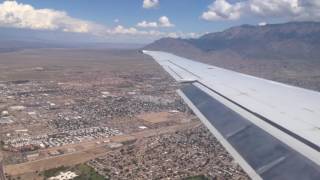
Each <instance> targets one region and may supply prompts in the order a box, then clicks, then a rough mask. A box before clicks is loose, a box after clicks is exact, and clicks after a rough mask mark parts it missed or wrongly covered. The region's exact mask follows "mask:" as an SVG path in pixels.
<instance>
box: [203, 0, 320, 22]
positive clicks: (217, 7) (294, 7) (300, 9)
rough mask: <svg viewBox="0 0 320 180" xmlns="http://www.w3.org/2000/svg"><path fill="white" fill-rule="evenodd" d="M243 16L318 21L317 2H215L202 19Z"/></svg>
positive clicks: (225, 0)
mask: <svg viewBox="0 0 320 180" xmlns="http://www.w3.org/2000/svg"><path fill="white" fill-rule="evenodd" d="M244 16H259V17H263V18H270V17H272V18H286V19H289V20H295V21H319V20H320V1H319V0H245V1H241V2H236V3H229V2H228V1H227V0H215V1H214V2H213V3H212V4H211V5H210V6H209V7H208V10H207V11H206V12H204V13H203V14H202V16H201V17H202V19H204V20H208V21H218V20H237V19H239V18H241V17H244Z"/></svg>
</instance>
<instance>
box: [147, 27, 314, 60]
mask: <svg viewBox="0 0 320 180" xmlns="http://www.w3.org/2000/svg"><path fill="white" fill-rule="evenodd" d="M145 49H150V50H163V51H168V52H174V53H178V54H179V53H181V52H184V53H185V55H186V54H187V56H190V55H191V56H192V54H193V55H194V54H196V55H197V54H203V53H206V54H229V55H232V56H239V57H241V58H254V59H295V60H299V59H312V60H317V59H319V58H320V23H319V22H289V23H283V24H269V25H265V26H253V25H242V26H237V27H232V28H229V29H227V30H225V31H222V32H214V33H208V34H205V35H203V36H201V37H199V38H197V39H174V38H163V39H160V40H158V41H155V42H154V43H152V44H149V45H147V46H146V47H145Z"/></svg>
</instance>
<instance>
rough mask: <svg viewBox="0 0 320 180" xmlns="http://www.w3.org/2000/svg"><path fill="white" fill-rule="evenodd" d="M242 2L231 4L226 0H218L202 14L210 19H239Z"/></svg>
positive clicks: (204, 17)
mask: <svg viewBox="0 0 320 180" xmlns="http://www.w3.org/2000/svg"><path fill="white" fill-rule="evenodd" d="M241 9H243V4H242V3H236V4H230V3H228V2H227V1H226V0H216V1H214V2H213V4H211V5H210V6H209V10H208V11H207V12H204V13H203V14H202V18H203V19H205V20H209V21H216V20H223V19H229V20H234V19H238V18H239V17H240V16H241V13H242V12H241V11H242V10H241Z"/></svg>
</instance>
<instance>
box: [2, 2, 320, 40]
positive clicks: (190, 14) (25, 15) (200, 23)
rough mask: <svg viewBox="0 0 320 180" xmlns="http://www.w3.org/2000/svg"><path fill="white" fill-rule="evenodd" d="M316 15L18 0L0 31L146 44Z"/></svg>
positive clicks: (8, 5)
mask: <svg viewBox="0 0 320 180" xmlns="http://www.w3.org/2000/svg"><path fill="white" fill-rule="evenodd" d="M43 9H46V10H43ZM319 9H320V3H319V1H318V0H277V1H276V0H264V1H261V0H242V1H238V0H90V1H89V0H18V1H17V2H4V1H2V2H1V4H0V26H4V27H14V28H26V29H34V30H49V31H50V30H54V31H59V30H60V31H64V32H76V33H86V34H92V35H95V36H101V37H107V38H110V40H112V41H117V38H118V39H119V40H122V41H125V40H128V41H132V40H133V39H135V41H139V40H141V41H152V40H154V39H157V38H160V37H165V36H170V37H187V38H189V37H197V36H199V35H201V34H204V33H206V32H216V31H221V30H224V29H226V28H229V27H231V26H237V25H241V24H252V25H258V24H259V23H261V24H262V25H264V24H266V23H279V22H286V21H293V20H294V21H296V20H302V21H305V20H308V21H310V20H311V21H317V20H318V19H319V17H318V16H319V14H320V13H319ZM262 22H263V23H262ZM145 37H147V38H145Z"/></svg>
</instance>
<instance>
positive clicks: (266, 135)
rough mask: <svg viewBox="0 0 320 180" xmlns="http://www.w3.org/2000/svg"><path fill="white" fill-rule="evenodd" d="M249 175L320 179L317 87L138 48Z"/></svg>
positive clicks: (319, 103) (254, 177) (319, 97)
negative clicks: (176, 85) (172, 82)
mask: <svg viewBox="0 0 320 180" xmlns="http://www.w3.org/2000/svg"><path fill="white" fill-rule="evenodd" d="M143 52H144V53H145V54H148V55H150V56H152V57H153V58H154V59H155V60H156V61H157V62H158V63H159V64H160V65H161V66H162V67H163V68H164V69H165V70H166V71H167V72H168V73H169V74H170V75H171V76H172V77H173V78H174V79H175V80H177V81H178V82H183V83H185V85H184V86H183V88H182V89H180V90H178V93H179V94H180V95H181V97H182V98H183V99H184V100H185V102H186V103H187V104H188V105H189V106H190V108H191V109H192V110H193V111H194V112H195V114H196V115H197V116H198V117H199V118H200V119H201V120H202V122H203V123H204V124H205V125H206V126H207V127H208V128H209V130H210V131H211V132H212V133H213V134H214V135H215V136H216V137H217V138H218V139H219V140H220V142H221V143H222V144H223V145H224V146H225V148H226V149H227V150H228V151H229V152H230V153H231V154H232V155H233V157H234V158H235V160H236V161H237V162H238V163H239V164H240V165H241V166H242V167H243V169H244V170H245V171H246V172H247V173H248V174H249V176H250V177H251V178H252V179H279V180H283V179H289V180H294V179H299V180H301V179H307V180H309V179H310V180H311V179H312V180H313V179H320V93H319V92H316V91H311V90H307V89H303V88H298V87H294V86H289V85H286V84H282V83H278V82H274V81H270V80H266V79H261V78H257V77H253V76H249V75H245V74H241V73H237V72H234V71H230V70H226V69H222V68H219V67H215V66H212V65H207V64H203V63H200V62H195V61H192V60H189V59H186V58H182V57H178V56H175V55H173V54H170V53H165V52H159V51H143Z"/></svg>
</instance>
